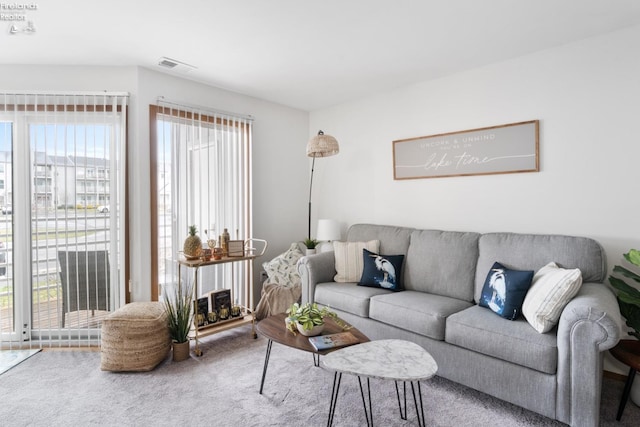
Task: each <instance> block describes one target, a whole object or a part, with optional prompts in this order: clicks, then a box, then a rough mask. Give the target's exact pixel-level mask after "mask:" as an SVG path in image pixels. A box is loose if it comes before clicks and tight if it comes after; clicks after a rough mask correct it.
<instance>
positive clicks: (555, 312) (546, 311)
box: [522, 262, 582, 334]
mask: <svg viewBox="0 0 640 427" xmlns="http://www.w3.org/2000/svg"><path fill="white" fill-rule="evenodd" d="M580 286H582V272H581V271H580V269H578V268H575V269H565V268H560V267H558V266H557V265H556V263H555V262H550V263H549V264H547V265H545V266H544V267H542V268H541V269H540V270H538V271H537V272H536V274H535V275H534V276H533V282H532V284H531V288H530V289H529V291H528V292H527V296H526V297H525V299H524V303H523V304H522V314H523V315H524V317H525V319H527V321H528V322H529V324H530V325H531V326H533V328H534V329H535V330H536V331H538V332H540V333H541V334H543V333H545V332H549V331H550V330H551V329H553V327H554V326H555V325H556V324H558V321H559V320H560V314H561V313H562V310H564V307H565V306H566V305H567V304H568V303H569V301H571V299H572V298H573V297H574V296H575V295H576V294H577V293H578V291H579V290H580Z"/></svg>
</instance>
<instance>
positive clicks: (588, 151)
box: [310, 27, 640, 264]
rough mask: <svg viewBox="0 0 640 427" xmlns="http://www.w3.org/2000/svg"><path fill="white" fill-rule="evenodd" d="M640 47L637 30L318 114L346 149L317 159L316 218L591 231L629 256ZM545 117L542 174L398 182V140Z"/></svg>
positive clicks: (636, 235)
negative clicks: (395, 168)
mask: <svg viewBox="0 0 640 427" xmlns="http://www.w3.org/2000/svg"><path fill="white" fill-rule="evenodd" d="M638 51H640V27H634V28H631V29H627V30H624V31H619V32H616V33H612V34H609V35H606V36H602V37H598V38H593V39H588V40H584V41H581V42H578V43H573V44H570V45H565V46H562V47H559V48H556V49H551V50H547V51H544V52H540V53H537V54H534V55H528V56H524V57H520V58H517V59H514V60H511V61H508V62H503V63H499V64H494V65H491V66H487V67H484V68H481V69H475V70H471V71H468V72H464V73H460V74H457V75H454V76H450V77H447V78H442V79H439V80H435V81H429V82H424V83H421V84H417V85H413V86H409V87H403V88H399V89H397V90H394V91H392V92H387V93H382V94H379V95H376V96H372V97H369V98H367V99H362V100H359V101H356V102H351V103H347V104H343V105H339V106H335V107H333V108H328V109H325V110H320V111H314V112H312V113H311V119H310V124H311V129H316V128H318V129H319V128H322V129H323V130H324V131H325V132H326V133H330V134H332V135H333V136H335V137H336V138H337V139H338V141H339V143H340V150H341V152H340V154H339V155H337V156H335V157H329V158H326V159H320V161H319V162H317V163H316V165H319V167H317V168H316V173H317V175H316V176H317V177H318V178H317V181H315V182H314V188H317V192H316V191H314V211H316V212H315V213H314V215H315V216H316V217H328V218H335V219H339V220H341V221H343V222H344V223H345V225H348V224H352V223H356V222H372V223H383V224H397V225H406V226H414V227H422V228H440V229H445V230H463V231H478V232H486V231H514V232H531V233H560V234H570V235H583V236H589V237H593V238H596V239H597V240H598V241H600V242H601V243H602V244H603V246H604V247H605V249H606V251H607V255H608V256H609V263H610V264H613V263H615V262H617V261H618V260H619V259H620V258H621V254H622V253H623V252H626V251H627V250H628V249H629V248H631V247H640V220H638V219H637V217H638V208H639V207H640V200H639V198H638V192H637V182H638V160H639V159H640V140H639V135H640V133H639V132H638V127H637V123H638V120H639V118H640V104H639V102H638V100H639V99H640V79H639V78H638V76H640V56H638V55H637V52H638ZM533 119H539V120H540V167H541V170H540V172H537V173H518V174H506V175H490V176H473V177H450V178H434V179H417V180H403V181H394V180H393V168H392V141H393V140H397V139H404V138H411V137H419V136H425V135H432V134H438V133H443V132H452V131H458V130H466V129H473V128H479V127H485V126H493V125H501V124H507V123H514V122H519V121H526V120H533ZM316 183H317V184H316ZM634 184H636V185H634ZM316 185H317V187H316Z"/></svg>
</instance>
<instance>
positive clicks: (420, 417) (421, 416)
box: [405, 381, 427, 427]
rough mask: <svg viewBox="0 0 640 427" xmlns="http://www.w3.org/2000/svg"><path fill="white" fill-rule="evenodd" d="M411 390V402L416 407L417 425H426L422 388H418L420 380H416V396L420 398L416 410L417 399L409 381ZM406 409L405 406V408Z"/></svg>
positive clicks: (421, 426)
mask: <svg viewBox="0 0 640 427" xmlns="http://www.w3.org/2000/svg"><path fill="white" fill-rule="evenodd" d="M411 392H412V393H413V404H414V405H415V407H416V416H417V417H418V426H420V427H426V425H427V424H426V423H427V422H426V420H425V419H424V406H423V404H422V389H421V388H420V381H418V397H419V399H420V409H419V410H418V401H417V400H416V390H415V388H414V386H413V381H411ZM405 409H406V408H405Z"/></svg>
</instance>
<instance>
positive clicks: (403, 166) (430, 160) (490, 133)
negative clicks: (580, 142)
mask: <svg viewBox="0 0 640 427" xmlns="http://www.w3.org/2000/svg"><path fill="white" fill-rule="evenodd" d="M538 140H539V121H538V120H532V121H528V122H519V123H511V124H507V125H501V126H492V127H486V128H479V129H471V130H466V131H460V132H450V133H442V134H438V135H430V136H422V137H418V138H410V139H402V140H397V141H393V178H394V179H396V180H401V179H417V178H440V177H447V176H468V175H488V174H499V173H516V172H537V171H539V170H540V166H539V159H538Z"/></svg>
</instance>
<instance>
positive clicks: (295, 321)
mask: <svg viewBox="0 0 640 427" xmlns="http://www.w3.org/2000/svg"><path fill="white" fill-rule="evenodd" d="M287 315H288V317H287V318H286V324H287V329H289V330H290V331H291V332H293V333H294V334H295V333H296V331H298V332H300V333H301V334H302V335H304V336H307V337H311V336H315V335H320V334H321V333H322V330H323V329H324V318H325V317H330V318H332V319H333V320H334V321H335V322H336V323H337V324H338V325H339V326H340V327H341V328H342V329H345V330H346V329H349V328H350V326H349V325H347V324H346V323H345V322H344V321H343V320H342V319H340V318H339V317H338V315H337V314H336V313H335V312H333V311H331V310H330V309H329V307H322V308H320V307H318V304H316V303H306V304H303V305H300V304H298V303H297V302H296V303H293V304H291V306H290V307H289V308H288V309H287Z"/></svg>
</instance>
